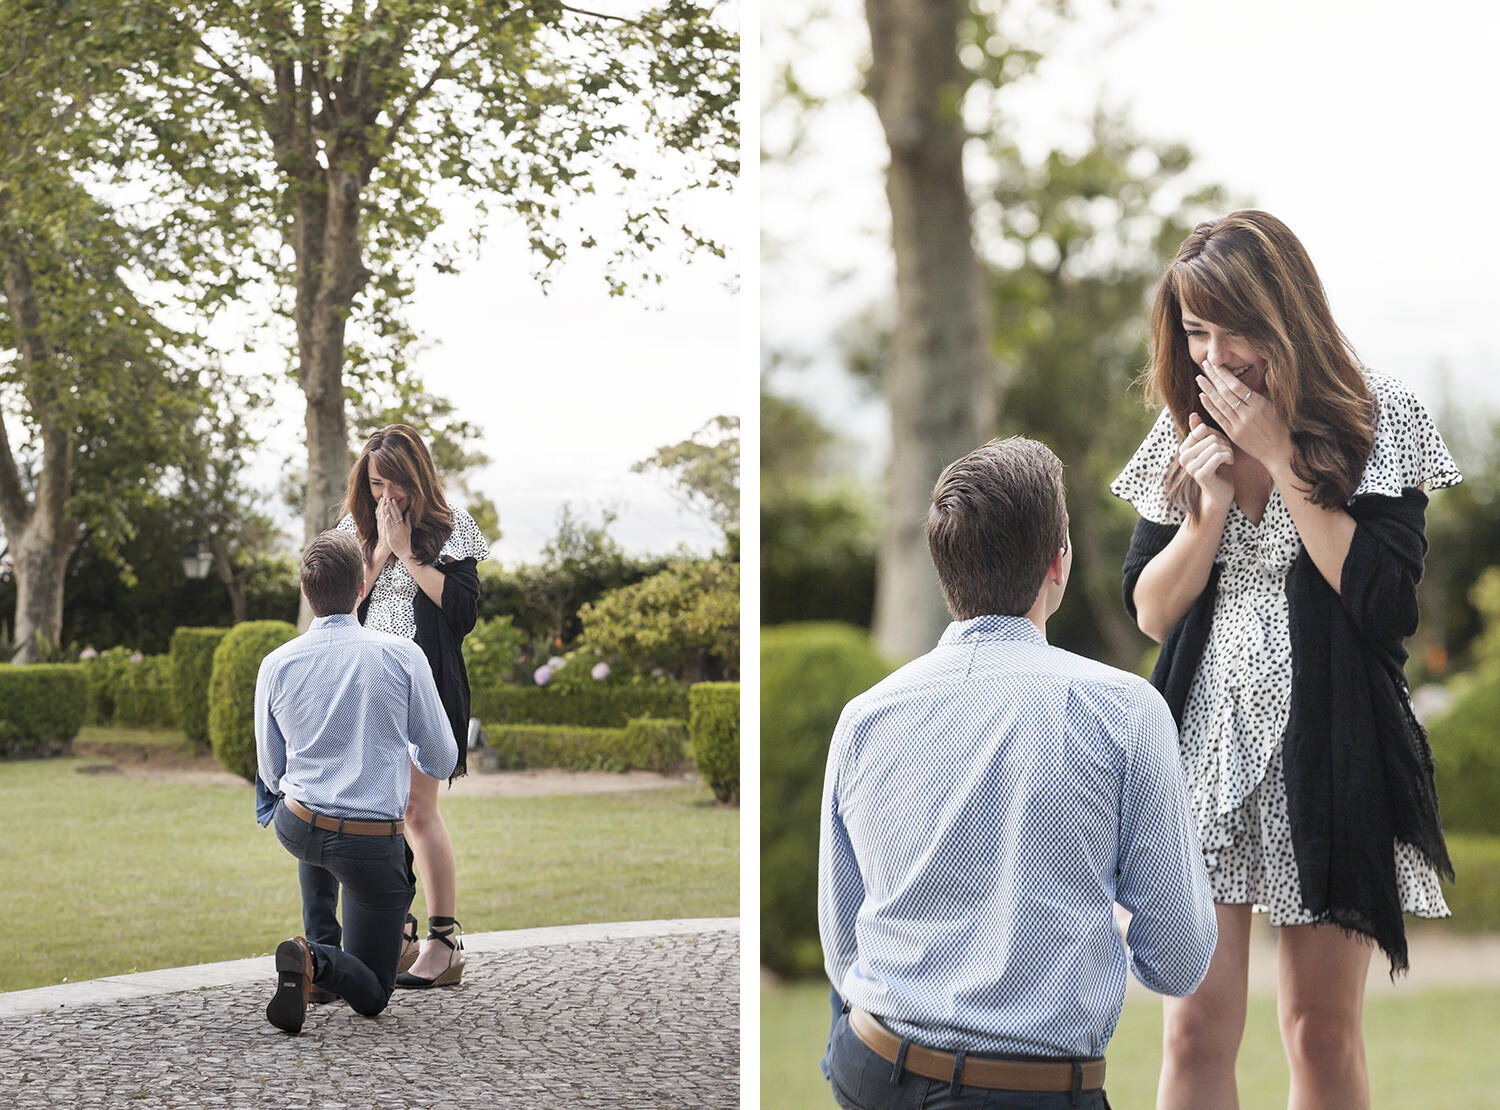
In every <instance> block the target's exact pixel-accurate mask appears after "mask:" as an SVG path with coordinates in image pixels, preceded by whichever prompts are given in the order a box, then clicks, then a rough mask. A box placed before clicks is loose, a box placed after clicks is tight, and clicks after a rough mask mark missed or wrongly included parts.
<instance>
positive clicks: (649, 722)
mask: <svg viewBox="0 0 1500 1110" xmlns="http://www.w3.org/2000/svg"><path fill="white" fill-rule="evenodd" d="M620 744H621V749H622V754H623V755H624V757H625V761H626V763H628V764H629V765H630V767H631V768H632V769H639V770H642V771H655V772H656V773H657V774H659V775H670V774H674V773H676V772H677V771H678V770H679V769H680V768H681V767H682V765H683V764H684V763H685V762H686V761H687V758H688V723H687V722H686V721H684V720H682V719H681V718H679V717H637V718H636V719H635V720H633V721H631V722H630V723H629V724H627V725H626V726H625V735H624V737H622V739H621V741H620Z"/></svg>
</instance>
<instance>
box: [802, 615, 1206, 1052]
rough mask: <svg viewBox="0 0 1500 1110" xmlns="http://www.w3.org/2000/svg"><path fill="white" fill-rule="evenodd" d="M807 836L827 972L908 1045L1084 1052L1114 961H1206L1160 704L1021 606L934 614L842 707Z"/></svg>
mask: <svg viewBox="0 0 1500 1110" xmlns="http://www.w3.org/2000/svg"><path fill="white" fill-rule="evenodd" d="M821 831H822V836H821V841H820V845H819V857H818V922H819V928H820V931H821V934H822V939H823V952H824V960H825V965H826V968H827V971H828V976H829V978H830V980H831V981H832V982H833V984H834V987H835V988H836V989H837V990H838V992H839V993H840V994H841V995H842V996H843V997H844V999H845V1000H846V1001H848V1002H852V1003H853V1004H854V1005H856V1006H859V1007H861V1008H862V1009H865V1010H868V1011H869V1012H870V1013H872V1014H875V1015H877V1016H879V1017H881V1018H882V1019H884V1020H885V1022H886V1024H887V1025H889V1026H890V1028H891V1029H892V1030H893V1031H895V1032H897V1033H899V1034H901V1035H903V1036H907V1037H911V1038H912V1039H913V1040H915V1041H917V1042H918V1043H920V1044H925V1045H929V1046H931V1047H935V1048H941V1049H946V1050H949V1051H957V1050H959V1049H963V1050H965V1051H969V1052H985V1053H1004V1054H1022V1055H1037V1056H1085V1057H1087V1056H1102V1055H1104V1050H1105V1047H1106V1046H1107V1045H1108V1043H1109V1039H1110V1037H1111V1036H1112V1035H1113V1033H1114V1030H1115V1025H1116V1023H1117V1022H1118V1021H1119V1017H1120V1006H1121V1003H1122V1001H1123V1000H1124V994H1125V969H1126V966H1127V963H1128V965H1129V966H1130V968H1131V970H1132V971H1133V972H1134V973H1135V975H1136V977H1137V978H1138V979H1139V980H1140V981H1141V982H1142V983H1144V984H1145V985H1146V986H1148V987H1150V988H1151V989H1152V990H1155V991H1158V992H1162V993H1166V994H1174V995H1181V994H1187V993H1190V992H1191V991H1192V990H1193V989H1194V988H1195V987H1196V986H1197V985H1198V983H1199V982H1200V981H1201V980H1202V978H1203V976H1204V975H1205V974H1206V973H1207V971H1208V963H1209V959H1210V957H1211V956H1212V955H1213V951H1214V944H1215V942H1216V940H1217V939H1218V930H1217V927H1216V924H1215V918H1214V907H1213V898H1212V895H1211V894H1210V891H1209V886H1208V876H1207V874H1206V873H1205V871H1204V867H1203V858H1202V850H1201V848H1200V846H1199V843H1198V836H1197V833H1196V832H1195V831H1194V828H1193V823H1192V815H1191V812H1190V811H1189V809H1188V801H1187V791H1186V787H1185V785H1184V782H1183V775H1182V769H1181V766H1180V764H1179V761H1178V756H1177V731H1176V728H1175V727H1174V725H1173V723H1172V718H1171V715H1170V714H1169V713H1168V711H1167V707H1166V704H1165V703H1164V702H1163V701H1162V699H1161V696H1160V695H1159V694H1158V693H1157V692H1156V691H1155V690H1154V689H1152V687H1151V686H1150V685H1149V684H1148V683H1147V682H1146V681H1145V680H1143V679H1141V678H1139V677H1137V676H1135V675H1131V674H1127V673H1125V672H1124V671H1119V670H1115V669H1114V668H1112V667H1106V666H1104V665H1103V664H1101V663H1097V662H1094V661H1093V660H1089V659H1085V658H1083V657H1081V656H1078V655H1074V654H1072V653H1070V652H1066V651H1062V650H1060V649H1058V648H1054V647H1051V646H1049V645H1048V644H1047V641H1046V639H1045V637H1044V636H1043V635H1042V633H1041V631H1040V630H1039V629H1038V628H1037V626H1036V625H1035V624H1033V623H1032V622H1031V621H1029V620H1027V619H1026V618H1024V617H998V616H989V617H979V618H976V619H974V620H970V621H961V622H957V623H955V624H952V625H950V626H949V627H948V629H947V631H946V632H945V633H944V635H943V637H942V639H941V641H940V642H939V643H938V646H937V647H936V648H935V649H934V650H933V651H931V652H929V653H928V654H927V655H924V656H922V657H921V658H920V659H917V660H914V661H913V662H911V663H909V664H907V665H906V666H905V667H903V668H901V669H900V670H898V671H896V672H895V673H894V674H892V675H890V676H889V677H888V678H886V679H885V680H884V681H883V682H881V683H879V684H878V685H876V686H875V687H873V688H872V689H870V690H867V691H866V692H865V693H863V694H861V695H860V696H859V697H857V698H855V699H854V700H853V701H851V702H850V703H849V704H848V705H847V706H846V707H845V709H844V712H843V715H842V716H841V717H840V719H839V723H838V728H837V729H836V730H835V732H834V735H833V741H832V745H831V747H830V749H829V753H828V770H827V775H826V778H825V782H824V788H823V809H822V830H821ZM1116 903H1118V904H1119V905H1120V906H1122V907H1124V908H1125V909H1126V910H1128V911H1130V913H1131V914H1132V915H1133V916H1132V917H1131V920H1130V925H1129V928H1128V931H1127V937H1126V940H1127V942H1128V945H1129V949H1128V951H1127V950H1126V947H1125V946H1124V945H1122V943H1121V938H1120V932H1119V929H1118V927H1117V925H1116V920H1115V915H1114V906H1115V904H1116Z"/></svg>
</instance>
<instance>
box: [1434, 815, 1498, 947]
mask: <svg viewBox="0 0 1500 1110" xmlns="http://www.w3.org/2000/svg"><path fill="white" fill-rule="evenodd" d="M1448 854H1449V855H1450V856H1452V857H1453V871H1454V874H1455V876H1456V877H1457V879H1458V881H1457V882H1453V883H1449V882H1444V883H1443V898H1444V899H1445V900H1446V901H1447V903H1448V908H1449V909H1450V910H1452V911H1453V916H1452V917H1448V918H1443V919H1442V922H1441V925H1440V926H1439V927H1441V928H1444V929H1452V930H1453V931H1455V932H1460V933H1500V837H1495V836H1482V835H1476V834H1473V833H1450V834H1449V836H1448ZM1418 924H1420V925H1421V926H1422V927H1427V925H1428V923H1427V922H1420V923H1418V922H1413V925H1418ZM1433 924H1434V925H1436V924H1437V923H1433Z"/></svg>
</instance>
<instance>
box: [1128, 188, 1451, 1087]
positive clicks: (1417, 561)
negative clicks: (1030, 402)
mask: <svg viewBox="0 0 1500 1110" xmlns="http://www.w3.org/2000/svg"><path fill="white" fill-rule="evenodd" d="M1150 330H1151V360H1150V364H1149V366H1148V368H1147V372H1146V374H1147V379H1148V381H1149V384H1150V388H1151V391H1152V392H1153V393H1154V394H1155V395H1156V397H1157V398H1158V399H1160V400H1161V401H1163V402H1165V408H1164V410H1163V411H1162V413H1161V416H1160V418H1159V419H1158V420H1157V422H1156V425H1155V427H1154V428H1153V429H1152V430H1151V433H1150V434H1149V435H1148V436H1147V437H1146V440H1145V442H1144V443H1142V444H1141V446H1140V448H1139V449H1138V450H1137V451H1136V453H1135V456H1134V457H1133V458H1132V459H1131V460H1130V463H1129V465H1128V466H1126V468H1125V470H1124V472H1123V473H1122V474H1121V475H1120V476H1119V477H1118V478H1117V479H1115V481H1114V483H1113V484H1112V485H1111V487H1110V488H1111V490H1112V491H1113V492H1114V493H1115V494H1117V495H1118V496H1120V497H1123V498H1125V499H1126V500H1127V501H1129V502H1130V503H1131V504H1132V505H1134V506H1135V508H1136V510H1137V511H1138V512H1139V513H1140V517H1141V519H1140V521H1139V522H1138V523H1137V524H1136V528H1135V533H1134V535H1133V536H1132V538H1131V544H1130V551H1129V554H1128V555H1127V556H1126V560H1125V603H1126V607H1127V608H1128V609H1129V611H1130V613H1131V615H1132V616H1133V617H1134V618H1135V620H1136V621H1137V623H1138V624H1139V625H1140V627H1141V630H1142V631H1144V632H1145V633H1146V634H1147V635H1149V636H1150V637H1151V638H1152V639H1154V640H1157V641H1160V642H1161V644H1162V649H1161V653H1160V655H1159V657H1158V660H1157V664H1156V669H1155V671H1154V672H1153V674H1152V682H1153V683H1155V684H1156V686H1157V688H1158V689H1160V690H1161V691H1162V693H1163V695H1164V696H1165V697H1166V700H1167V703H1168V705H1170V706H1171V708H1172V712H1173V715H1174V716H1175V717H1176V719H1177V722H1178V726H1179V728H1180V750H1181V754H1182V760H1183V766H1184V770H1185V772H1186V775H1187V781H1188V787H1189V791H1190V793H1191V797H1192V802H1193V809H1194V816H1195V818H1196V820H1197V825H1198V833H1199V837H1200V839H1201V841H1202V845H1203V852H1204V858H1205V863H1206V864H1207V867H1208V873H1209V878H1210V880H1211V884H1212V886H1213V891H1214V901H1215V902H1216V903H1217V912H1218V918H1219V944H1218V950H1217V952H1216V954H1215V956H1214V959H1213V963H1212V965H1211V966H1210V968H1209V972H1208V977H1207V978H1206V979H1205V980H1204V982H1203V985H1202V986H1201V987H1199V989H1198V991H1197V992H1196V993H1195V994H1193V995H1190V996H1188V997H1186V998H1180V999H1178V998H1167V999H1164V1000H1163V1006H1164V1042H1165V1043H1164V1060H1163V1065H1162V1074H1161V1084H1160V1088H1159V1091H1158V1095H1157V1106H1158V1107H1159V1108H1176V1107H1204V1106H1213V1107H1234V1106H1237V1105H1238V1094H1237V1091H1236V1089H1235V1080H1234V1064H1235V1056H1236V1055H1237V1053H1238V1051H1239V1044H1240V1038H1241V1035H1242V1033H1243V1032H1244V1023H1245V995H1246V985H1247V984H1246V980H1247V972H1248V966H1249V935H1250V915H1251V908H1252V906H1256V907H1261V908H1264V909H1266V910H1268V911H1269V914H1270V922H1271V924H1272V925H1273V926H1276V927H1277V928H1278V957H1277V960H1278V968H1277V982H1278V992H1277V993H1278V999H1277V1012H1278V1015H1279V1020H1280V1026H1281V1037H1282V1043H1283V1046H1284V1048H1285V1051H1286V1055H1287V1061H1288V1064H1289V1065H1290V1071H1291V1094H1290V1099H1289V1103H1288V1105H1289V1106H1291V1107H1341V1108H1349V1107H1367V1106H1369V1099H1370V1096H1369V1079H1368V1072H1367V1068H1366V1063H1365V1053H1364V1035H1363V1029H1362V1013H1363V1006H1364V983H1365V974H1366V971H1367V969H1368V966H1369V961H1370V956H1371V952H1372V947H1373V945H1379V947H1380V948H1381V950H1382V951H1383V952H1384V954H1385V955H1386V957H1388V958H1389V960H1390V964H1391V970H1392V973H1393V974H1394V973H1395V972H1396V971H1398V970H1405V968H1406V966H1407V951H1406V936H1405V932H1404V928H1403V923H1402V913H1403V912H1406V913H1413V914H1417V915H1419V916H1422V917H1443V916H1446V915H1447V914H1448V912H1449V911H1448V907H1447V906H1446V905H1445V904H1444V901H1443V895H1442V891H1441V890H1440V888H1439V886H1438V878H1437V871H1442V872H1443V873H1444V874H1447V875H1449V876H1450V877H1451V875H1452V866H1451V864H1450V863H1449V860H1448V852H1447V848H1446V846H1445V845H1444V842H1443V835H1442V830H1441V827H1440V825H1439V822H1438V812H1437V797H1436V794H1435V792H1434V789H1433V781H1432V759H1431V755H1430V752H1429V749H1428V746H1427V740H1426V736H1425V734H1424V733H1423V731H1422V729H1421V727H1420V726H1419V725H1418V724H1417V722H1416V719H1415V717H1414V716H1413V715H1412V712H1411V706H1410V702H1409V699H1408V695H1407V686H1406V680H1405V676H1404V674H1403V671H1402V668H1403V666H1404V664H1405V661H1406V650H1405V648H1404V646H1403V644H1402V641H1403V640H1404V639H1405V638H1406V637H1407V636H1409V635H1410V634H1411V633H1412V631H1413V630H1414V629H1415V628H1416V625H1417V601H1416V586H1417V580H1418V579H1419V578H1420V577H1421V573H1422V560H1423V556H1424V554H1425V552H1426V549H1427V544H1426V540H1425V538H1424V532H1423V529H1424V514H1425V507H1426V505H1427V494H1426V492H1425V491H1426V490H1429V489H1435V488H1440V487H1442V486H1449V485H1453V484H1454V483H1456V482H1458V481H1459V480H1460V475H1459V473H1458V468H1457V466H1456V465H1455V464H1454V461H1453V458H1452V456H1451V455H1450V454H1449V453H1448V449H1447V447H1446V446H1445V445H1444V444H1443V440H1442V437H1441V436H1439V435H1438V432H1437V430H1436V428H1434V426H1433V424H1432V421H1431V419H1430V418H1429V417H1428V415H1427V413H1426V412H1425V411H1424V410H1423V408H1422V406H1421V404H1420V403H1419V402H1418V401H1417V399H1416V398H1415V397H1414V396H1413V395H1412V394H1411V393H1410V392H1409V391H1408V390H1407V389H1406V388H1405V387H1404V386H1403V385H1401V384H1400V383H1399V382H1397V381H1395V380H1394V379H1391V378H1388V377H1384V376H1382V375H1380V374H1376V373H1373V372H1371V371H1368V370H1366V369H1364V368H1363V367H1362V366H1361V365H1360V364H1359V363H1358V362H1357V361H1356V359H1355V357H1354V354H1353V352H1352V350H1351V349H1350V346H1349V343H1348V341H1347V340H1346V339H1345V337H1344V335H1343V333H1342V332H1341V331H1340V330H1339V329H1338V327H1337V325H1335V324H1334V322H1333V318H1332V315H1331V314H1330V312H1329V308H1328V303H1327V299H1326V297H1325V294H1324V291H1323V286H1322V283H1321V282H1320V281H1319V279H1318V276H1317V273H1316V271H1315V270H1314V269H1313V266H1312V262H1311V261H1310V260H1309V258H1308V256H1307V253H1306V251H1305V250H1304V249H1303V247H1302V244H1301V243H1300V242H1299V241H1298V240H1297V238H1296V237H1295V236H1294V235H1293V234H1292V233H1291V231H1290V230H1288V229H1287V227H1286V226H1285V225H1284V224H1282V223H1281V222H1280V221H1279V220H1277V219H1275V218H1274V217H1272V216H1270V215H1267V214H1266V213H1264V212H1257V211H1243V212H1235V213H1232V214H1230V215H1229V216H1226V217H1224V218H1223V219H1221V220H1218V221H1216V222H1212V223H1203V224H1199V225H1198V227H1197V228H1196V229H1195V230H1194V231H1193V233H1192V234H1191V235H1190V236H1188V238H1187V240H1186V241H1185V242H1184V243H1183V244H1182V246H1181V248H1180V249H1179V250H1178V252H1177V257H1176V258H1175V259H1174V260H1173V262H1172V265H1171V267H1170V268H1169V269H1168V270H1167V273H1166V276H1165V277H1164V278H1163V279H1162V283H1161V286H1160V288H1159V289H1158V291H1157V295H1156V301H1155V304H1154V305H1153V307H1152V310H1151V322H1150Z"/></svg>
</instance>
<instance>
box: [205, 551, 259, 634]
mask: <svg viewBox="0 0 1500 1110" xmlns="http://www.w3.org/2000/svg"><path fill="white" fill-rule="evenodd" d="M208 546H209V550H211V551H212V552H213V553H214V570H215V571H216V572H217V574H218V575H219V581H220V582H222V583H224V589H225V590H226V591H227V592H228V593H229V611H230V613H231V614H232V615H233V617H234V623H235V624H239V623H241V622H242V621H246V620H249V619H250V605H249V602H248V601H247V600H246V598H245V578H246V576H245V575H244V574H243V573H239V574H237V573H235V570H234V564H233V563H232V562H231V561H230V558H229V541H228V540H226V539H225V538H224V537H223V536H222V535H218V534H215V535H213V536H212V537H210V538H209V541H208Z"/></svg>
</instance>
